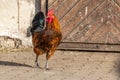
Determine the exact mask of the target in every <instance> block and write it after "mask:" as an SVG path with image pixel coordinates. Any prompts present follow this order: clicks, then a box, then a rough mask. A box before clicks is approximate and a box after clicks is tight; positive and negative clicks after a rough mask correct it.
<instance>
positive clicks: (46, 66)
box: [45, 52, 49, 70]
mask: <svg viewBox="0 0 120 80" xmlns="http://www.w3.org/2000/svg"><path fill="white" fill-rule="evenodd" d="M48 55H49V54H48V52H47V53H46V64H45V69H46V70H49V68H48Z"/></svg>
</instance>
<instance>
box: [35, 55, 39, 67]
mask: <svg viewBox="0 0 120 80" xmlns="http://www.w3.org/2000/svg"><path fill="white" fill-rule="evenodd" d="M38 56H39V55H36V60H35V65H36V67H40V66H39V64H38Z"/></svg>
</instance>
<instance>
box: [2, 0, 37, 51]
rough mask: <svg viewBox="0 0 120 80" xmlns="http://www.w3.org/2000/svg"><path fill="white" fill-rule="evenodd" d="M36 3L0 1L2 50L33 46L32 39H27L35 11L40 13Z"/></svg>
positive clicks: (10, 0)
mask: <svg viewBox="0 0 120 80" xmlns="http://www.w3.org/2000/svg"><path fill="white" fill-rule="evenodd" d="M36 1H39V0H36ZM36 1H35V0H0V49H3V48H21V47H26V48H27V47H31V46H32V43H31V37H26V33H27V32H26V31H27V28H28V27H29V26H30V25H31V20H32V18H33V16H34V13H35V10H36V11H38V10H37V9H38V5H37V7H35V2H36ZM37 4H38V3H37Z"/></svg>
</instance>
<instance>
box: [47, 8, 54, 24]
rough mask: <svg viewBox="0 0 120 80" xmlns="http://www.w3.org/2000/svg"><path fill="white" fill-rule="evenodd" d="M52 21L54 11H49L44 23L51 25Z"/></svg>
mask: <svg viewBox="0 0 120 80" xmlns="http://www.w3.org/2000/svg"><path fill="white" fill-rule="evenodd" d="M53 19H54V10H52V9H51V10H49V11H48V13H47V20H46V21H47V22H48V23H52V21H53Z"/></svg>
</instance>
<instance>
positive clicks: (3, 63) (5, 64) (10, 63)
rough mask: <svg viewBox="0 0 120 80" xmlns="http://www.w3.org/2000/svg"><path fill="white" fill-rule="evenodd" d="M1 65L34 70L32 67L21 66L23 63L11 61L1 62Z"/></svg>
mask: <svg viewBox="0 0 120 80" xmlns="http://www.w3.org/2000/svg"><path fill="white" fill-rule="evenodd" d="M0 65H3V66H22V67H30V68H33V67H32V66H30V65H27V64H21V63H16V62H9V61H0Z"/></svg>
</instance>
